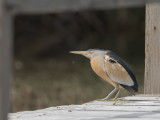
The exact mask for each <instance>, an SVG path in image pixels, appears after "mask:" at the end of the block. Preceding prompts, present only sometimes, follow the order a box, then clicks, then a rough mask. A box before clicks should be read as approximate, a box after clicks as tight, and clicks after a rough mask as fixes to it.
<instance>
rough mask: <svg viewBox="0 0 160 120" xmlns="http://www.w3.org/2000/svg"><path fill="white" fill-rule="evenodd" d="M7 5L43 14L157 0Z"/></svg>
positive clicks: (37, 0)
mask: <svg viewBox="0 0 160 120" xmlns="http://www.w3.org/2000/svg"><path fill="white" fill-rule="evenodd" d="M7 2H8V6H9V7H10V8H14V9H15V11H16V13H21V14H38V13H39V14H44V13H56V12H67V11H80V10H91V9H94V10H96V9H97V10H102V9H113V8H122V7H123V8H124V7H139V6H145V5H146V3H150V2H160V1H158V0H8V1H7Z"/></svg>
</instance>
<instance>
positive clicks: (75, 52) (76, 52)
mask: <svg viewBox="0 0 160 120" xmlns="http://www.w3.org/2000/svg"><path fill="white" fill-rule="evenodd" d="M70 53H73V54H80V55H83V54H84V53H86V51H70Z"/></svg>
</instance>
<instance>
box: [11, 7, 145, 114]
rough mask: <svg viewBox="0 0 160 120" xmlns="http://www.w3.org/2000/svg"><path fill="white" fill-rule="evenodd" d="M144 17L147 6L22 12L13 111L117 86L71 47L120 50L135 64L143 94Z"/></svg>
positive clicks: (101, 93) (93, 95)
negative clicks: (102, 76)
mask: <svg viewBox="0 0 160 120" xmlns="http://www.w3.org/2000/svg"><path fill="white" fill-rule="evenodd" d="M144 16H145V12H144V8H136V9H117V10H106V11H83V12H69V13H59V14H49V15H19V16H16V18H15V43H14V48H15V59H14V68H13V69H14V79H13V81H12V93H11V98H12V112H16V111H22V110H34V109H40V108H45V107H50V106H57V105H63V104H81V103H84V102H88V101H91V100H95V99H100V98H104V97H106V95H107V94H108V93H109V92H110V91H111V90H112V89H113V87H112V86H111V85H109V84H108V83H106V82H104V81H102V80H101V79H100V78H99V77H98V76H97V75H95V73H94V72H93V71H92V69H91V68H90V64H89V60H87V59H86V58H84V57H82V56H78V55H72V54H69V51H71V50H86V49H89V48H100V49H108V50H112V51H114V52H116V53H117V54H119V55H120V56H121V57H122V58H124V60H126V61H127V62H128V63H129V65H130V66H131V68H132V69H133V71H134V73H135V75H136V77H137V79H138V82H139V84H140V92H139V93H143V74H144ZM126 95H130V94H129V93H128V92H127V91H125V90H123V91H122V93H121V94H120V96H121V97H123V96H126Z"/></svg>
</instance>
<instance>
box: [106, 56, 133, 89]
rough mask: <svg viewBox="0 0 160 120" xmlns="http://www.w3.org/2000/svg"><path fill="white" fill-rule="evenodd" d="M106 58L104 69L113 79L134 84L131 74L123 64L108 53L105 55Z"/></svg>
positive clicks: (126, 83)
mask: <svg viewBox="0 0 160 120" xmlns="http://www.w3.org/2000/svg"><path fill="white" fill-rule="evenodd" d="M104 58H105V59H104V70H105V72H106V74H107V75H108V76H109V78H110V79H111V80H113V81H115V82H117V83H119V84H122V85H127V86H133V85H134V82H133V80H132V79H131V77H130V75H129V74H128V72H127V71H126V70H125V69H124V68H123V66H122V65H121V64H119V63H118V62H117V61H116V60H115V59H113V58H111V57H109V56H108V55H105V56H104Z"/></svg>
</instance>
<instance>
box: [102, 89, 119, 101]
mask: <svg viewBox="0 0 160 120" xmlns="http://www.w3.org/2000/svg"><path fill="white" fill-rule="evenodd" d="M118 89H119V88H114V90H112V92H110V93H109V94H108V96H107V97H105V98H104V100H107V99H109V98H110V97H111V96H112V95H113V94H114V93H115V92H116V91H117V90H118Z"/></svg>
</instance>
